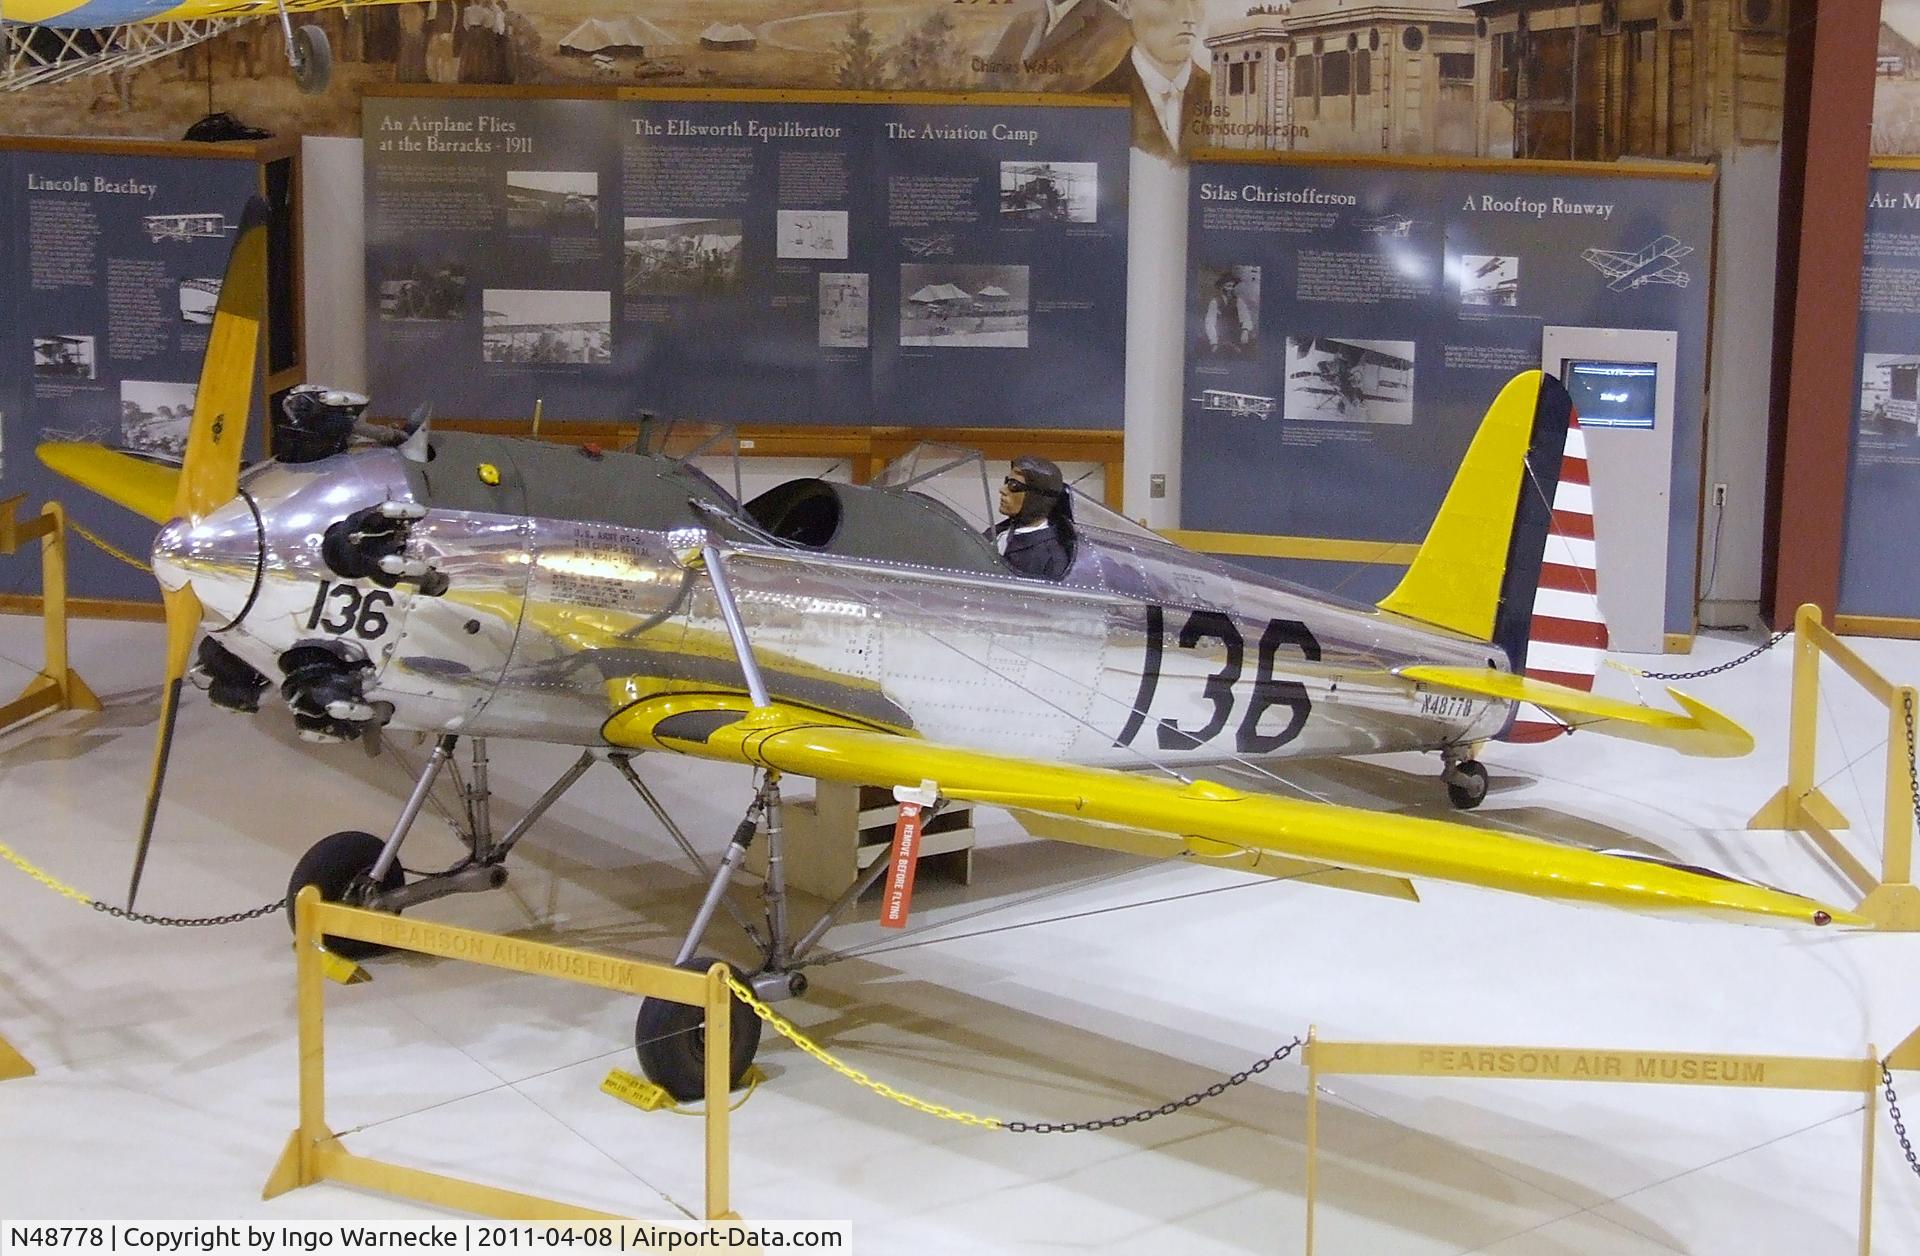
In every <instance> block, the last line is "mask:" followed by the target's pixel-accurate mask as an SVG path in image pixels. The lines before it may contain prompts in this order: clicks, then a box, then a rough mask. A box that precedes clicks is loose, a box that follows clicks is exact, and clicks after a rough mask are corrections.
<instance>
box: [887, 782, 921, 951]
mask: <svg viewBox="0 0 1920 1256" xmlns="http://www.w3.org/2000/svg"><path fill="white" fill-rule="evenodd" d="M920 811H921V807H920V804H919V803H917V802H903V803H901V804H900V816H899V818H898V819H896V820H895V821H894V822H893V853H892V854H890V855H888V856H887V862H888V863H889V864H890V865H891V867H890V869H889V870H888V872H887V891H886V895H885V897H884V899H883V900H882V903H881V907H880V926H881V927H882V928H884V929H904V928H906V926H907V908H908V907H910V906H911V905H912V903H913V872H914V868H915V866H916V865H917V864H918V862H919V859H920Z"/></svg>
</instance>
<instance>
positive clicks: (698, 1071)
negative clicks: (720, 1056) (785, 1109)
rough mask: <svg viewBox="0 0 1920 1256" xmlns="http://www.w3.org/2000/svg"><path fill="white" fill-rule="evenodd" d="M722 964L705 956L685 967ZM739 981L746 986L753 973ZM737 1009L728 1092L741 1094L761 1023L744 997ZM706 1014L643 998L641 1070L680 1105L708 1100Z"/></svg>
mask: <svg viewBox="0 0 1920 1256" xmlns="http://www.w3.org/2000/svg"><path fill="white" fill-rule="evenodd" d="M716 962H717V961H715V960H713V959H710V958H706V957H701V958H699V959H695V960H693V961H691V962H689V963H685V964H682V965H680V967H682V968H685V969H687V970H688V971H689V972H698V973H704V972H706V971H707V970H708V969H709V968H712V967H713V966H714V964H715V963H716ZM733 973H734V976H736V977H739V978H740V979H741V980H742V981H745V980H746V977H747V974H745V973H743V972H741V971H740V970H739V969H738V968H735V969H734V970H733ZM729 1005H730V1006H731V1007H732V1008H733V1024H732V1026H731V1028H732V1034H731V1035H730V1039H729V1045H731V1046H732V1048H733V1060H732V1064H731V1067H730V1068H729V1070H728V1072H727V1088H728V1089H730V1090H731V1089H735V1088H737V1087H738V1086H739V1085H740V1078H741V1077H742V1076H743V1075H745V1073H746V1071H747V1069H748V1067H749V1066H750V1065H752V1063H753V1057H754V1053H755V1052H757V1051H759V1049H760V1018H759V1017H758V1016H755V1015H754V1013H753V1009H752V1008H750V1007H748V1006H747V1005H746V1004H744V1003H742V1002H741V1001H740V1000H739V999H738V998H735V999H732V1000H730V1001H729ZM705 1021H706V1011H705V1009H703V1008H698V1007H694V1006H692V1005H690V1004H686V1003H674V1002H672V1001H671V1000H668V999H642V1000H641V1001H640V1014H639V1015H638V1016H636V1017H634V1021H633V1047H634V1051H635V1052H636V1053H637V1054H638V1055H639V1057H640V1071H641V1072H643V1073H645V1074H646V1075H647V1080H648V1081H650V1082H652V1083H653V1084H654V1085H656V1086H658V1087H660V1088H661V1089H662V1090H664V1091H666V1092H667V1093H668V1094H669V1095H672V1096H673V1099H674V1102H676V1103H689V1102H692V1101H693V1100H697V1099H703V1098H705V1097H706V1093H707V1032H706V1026H705Z"/></svg>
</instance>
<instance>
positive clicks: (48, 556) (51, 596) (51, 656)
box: [0, 493, 100, 729]
mask: <svg viewBox="0 0 1920 1256" xmlns="http://www.w3.org/2000/svg"><path fill="white" fill-rule="evenodd" d="M25 500H26V495H25V494H24V493H22V494H18V495H16V496H13V497H9V498H6V499H5V500H0V554H14V553H18V552H19V549H20V547H21V546H22V545H24V544H26V543H27V542H28V541H31V540H35V539H38V540H39V542H40V621H41V630H42V635H43V640H44V644H45V651H46V662H45V664H44V665H43V668H42V671H41V674H40V675H39V676H36V677H35V678H34V679H33V680H32V681H30V682H29V683H28V685H27V687H26V688H25V689H24V690H22V691H21V693H20V696H19V697H18V698H15V699H14V700H13V701H12V702H9V703H7V704H6V705H5V706H0V729H7V728H11V727H12V726H13V725H15V724H18V723H19V722H20V721H22V720H24V719H27V718H29V717H30V716H35V715H38V714H40V713H41V712H42V711H56V710H57V711H98V710H99V709H100V699H99V698H97V697H95V696H94V693H93V690H92V689H90V688H88V687H87V682H86V681H84V680H81V679H80V676H79V674H78V673H76V672H75V671H74V670H73V668H72V667H71V666H69V665H68V660H67V514H66V511H65V510H63V509H62V508H61V506H60V503H59V502H48V503H47V504H46V505H45V506H44V507H42V508H41V510H40V513H39V515H37V516H35V517H34V518H33V519H32V520H30V521H28V522H26V523H22V522H21V521H20V520H19V518H18V517H17V514H16V512H17V511H18V509H19V507H20V503H21V502H23V501H25Z"/></svg>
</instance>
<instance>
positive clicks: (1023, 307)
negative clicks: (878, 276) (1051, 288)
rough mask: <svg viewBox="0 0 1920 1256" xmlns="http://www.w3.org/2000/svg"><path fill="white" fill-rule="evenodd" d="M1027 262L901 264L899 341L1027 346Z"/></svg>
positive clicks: (959, 345) (951, 345)
mask: <svg viewBox="0 0 1920 1256" xmlns="http://www.w3.org/2000/svg"><path fill="white" fill-rule="evenodd" d="M1027 281H1028V271H1027V268H1026V267H1025V266H962V265H951V266H949V265H932V264H927V263H915V262H909V263H906V264H904V265H902V266H901V267H900V343H901V344H903V345H932V346H938V347H941V348H997V349H1024V348H1026V347H1027V320H1028V295H1027Z"/></svg>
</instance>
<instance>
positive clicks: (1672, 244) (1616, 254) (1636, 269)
mask: <svg viewBox="0 0 1920 1256" xmlns="http://www.w3.org/2000/svg"><path fill="white" fill-rule="evenodd" d="M1692 252H1693V248H1692V246H1690V245H1686V244H1682V243H1680V241H1678V240H1676V239H1674V238H1673V237H1672V236H1670V235H1663V236H1661V237H1660V238H1659V239H1657V240H1655V241H1653V243H1651V244H1649V245H1647V246H1646V247H1645V248H1642V249H1641V250H1640V251H1639V252H1637V253H1625V252H1621V251H1619V250H1616V249H1586V250H1584V251H1583V252H1582V253H1581V254H1580V256H1581V257H1582V258H1583V259H1584V260H1585V261H1586V263H1587V264H1588V265H1589V266H1591V267H1593V268H1594V269H1595V270H1597V271H1599V272H1600V273H1601V274H1603V275H1605V276H1606V277H1607V287H1609V288H1611V289H1612V290H1613V291H1615V292H1630V291H1632V290H1633V289H1635V288H1643V287H1645V286H1646V285H1648V284H1650V283H1659V284H1671V285H1672V286H1674V287H1676V288H1684V287H1686V286H1687V285H1688V284H1689V283H1691V282H1693V277H1692V276H1691V275H1689V274H1688V273H1687V271H1686V268H1685V267H1683V266H1681V265H1679V262H1680V259H1681V258H1683V257H1686V256H1688V255H1689V254H1691V253H1692Z"/></svg>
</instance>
